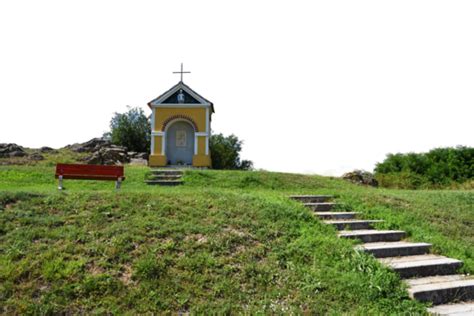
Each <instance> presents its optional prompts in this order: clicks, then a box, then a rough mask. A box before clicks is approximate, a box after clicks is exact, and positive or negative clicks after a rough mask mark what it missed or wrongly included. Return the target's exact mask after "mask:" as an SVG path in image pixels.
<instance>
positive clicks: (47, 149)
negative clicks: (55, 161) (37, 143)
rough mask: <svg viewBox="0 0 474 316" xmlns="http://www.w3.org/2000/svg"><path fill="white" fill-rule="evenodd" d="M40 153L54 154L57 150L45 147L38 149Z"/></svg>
mask: <svg viewBox="0 0 474 316" xmlns="http://www.w3.org/2000/svg"><path fill="white" fill-rule="evenodd" d="M39 151H40V153H43V154H44V153H54V152H57V150H55V149H53V148H51V147H47V146H43V147H41V148H40V149H39Z"/></svg>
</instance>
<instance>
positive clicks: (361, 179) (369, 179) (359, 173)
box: [342, 170, 379, 187]
mask: <svg viewBox="0 0 474 316" xmlns="http://www.w3.org/2000/svg"><path fill="white" fill-rule="evenodd" d="M342 178H343V179H344V180H348V181H350V182H352V183H357V184H364V185H370V186H373V187H377V186H378V185H379V183H378V182H377V180H376V179H375V177H374V175H373V174H372V173H370V172H368V171H364V170H354V171H352V172H347V173H344V174H343V175H342Z"/></svg>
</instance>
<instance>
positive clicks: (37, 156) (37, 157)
mask: <svg viewBox="0 0 474 316" xmlns="http://www.w3.org/2000/svg"><path fill="white" fill-rule="evenodd" d="M28 158H29V159H30V160H35V161H40V160H44V157H43V155H41V154H40V153H32V154H31V155H30V156H29V157H28Z"/></svg>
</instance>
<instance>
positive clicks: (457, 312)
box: [428, 301, 474, 316]
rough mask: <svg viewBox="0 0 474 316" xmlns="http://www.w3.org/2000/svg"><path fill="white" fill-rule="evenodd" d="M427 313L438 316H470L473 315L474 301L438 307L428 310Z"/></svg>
mask: <svg viewBox="0 0 474 316" xmlns="http://www.w3.org/2000/svg"><path fill="white" fill-rule="evenodd" d="M428 312H429V313H431V314H433V315H440V316H472V315H474V301H472V302H462V303H455V304H444V305H438V306H434V307H431V308H428Z"/></svg>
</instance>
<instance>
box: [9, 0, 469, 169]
mask: <svg viewBox="0 0 474 316" xmlns="http://www.w3.org/2000/svg"><path fill="white" fill-rule="evenodd" d="M473 17H474V2H473V1H434V0H429V1H415V0H409V1H381V0H376V1H354V0H350V1H296V0H292V1H275V0H273V1H255V0H254V1H234V2H232V4H231V3H230V1H203V0H200V1H195V0H194V1H117V0H114V1H97V0H95V1H84V0H83V1H64V0H61V1H47V0H43V1H2V2H0V142H14V143H18V144H20V145H23V146H27V147H40V146H46V145H47V146H52V147H62V146H65V145H67V144H70V143H73V142H83V141H86V140H89V139H90V138H92V137H96V136H100V135H102V133H103V132H104V131H106V130H107V129H108V124H109V120H110V118H111V116H112V114H113V112H123V111H125V110H126V105H131V106H140V107H142V108H144V109H145V110H146V113H147V114H149V113H150V110H149V109H148V107H147V106H146V103H147V102H148V101H150V100H151V99H153V98H154V97H156V96H158V95H160V94H161V93H162V92H164V91H165V90H167V89H168V88H170V87H171V86H172V85H173V84H175V83H176V82H177V81H178V79H179V78H178V76H177V75H173V74H171V72H172V71H176V70H178V69H179V64H180V63H181V62H184V65H185V68H186V70H190V71H191V72H192V74H191V75H187V76H185V80H184V81H185V83H187V84H189V85H190V86H191V87H192V88H193V89H194V90H196V91H197V92H198V93H200V94H201V95H203V96H204V97H205V98H207V99H209V100H211V101H212V102H214V105H215V108H216V113H215V115H214V117H213V124H212V128H213V130H214V131H216V132H222V133H224V134H229V133H235V134H236V135H237V136H238V137H239V138H242V139H243V140H244V141H245V144H244V152H243V158H247V159H251V160H253V161H254V163H255V166H256V167H257V168H263V169H267V170H278V171H290V172H305V173H319V174H332V175H339V174H341V173H343V172H345V171H349V170H352V169H355V168H362V169H366V170H372V169H373V167H374V165H375V163H376V162H377V161H382V160H383V159H384V157H385V155H386V154H387V153H389V152H408V151H427V150H429V149H431V148H433V147H440V146H455V145H466V146H473V145H474V123H473V122H474V117H473V116H474V18H473Z"/></svg>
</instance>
